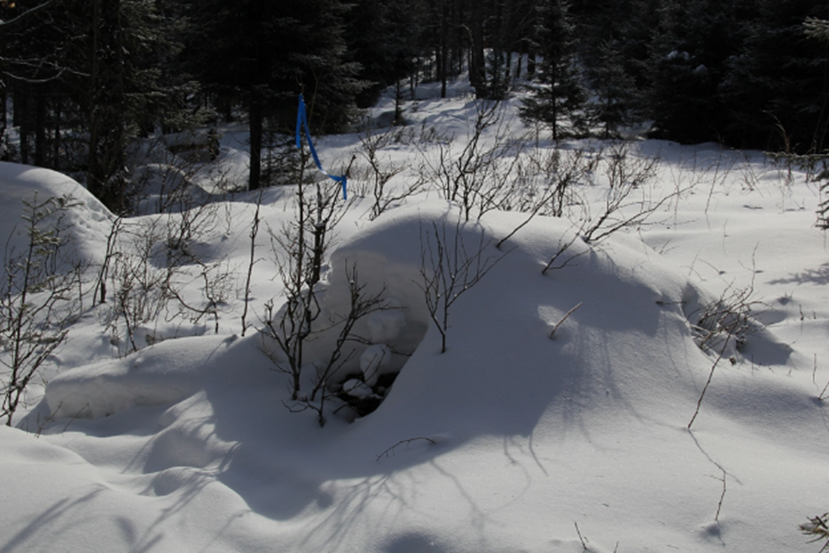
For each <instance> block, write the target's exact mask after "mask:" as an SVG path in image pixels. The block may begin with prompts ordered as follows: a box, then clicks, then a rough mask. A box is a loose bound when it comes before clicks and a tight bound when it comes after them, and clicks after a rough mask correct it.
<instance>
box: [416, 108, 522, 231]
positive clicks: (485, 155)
mask: <svg viewBox="0 0 829 553" xmlns="http://www.w3.org/2000/svg"><path fill="white" fill-rule="evenodd" d="M475 107H476V116H475V121H474V123H473V125H472V130H471V131H470V135H469V137H468V139H467V141H466V143H465V144H464V146H463V148H462V149H461V151H460V152H456V151H455V149H454V147H453V145H452V141H449V140H441V141H437V142H434V143H432V145H434V146H435V147H436V149H437V151H436V153H433V152H430V151H428V150H426V149H423V148H422V149H421V154H422V158H423V165H422V166H421V168H420V173H421V175H422V176H423V178H424V179H425V181H426V182H428V183H430V184H432V186H434V187H435V188H436V189H437V190H438V191H439V192H440V194H441V196H442V197H443V198H445V199H447V200H449V201H451V202H455V203H457V204H459V205H460V206H461V208H462V213H463V217H464V219H465V220H466V221H469V220H470V219H471V218H472V215H473V212H474V213H475V216H476V217H478V218H480V217H481V216H482V215H483V214H485V213H486V212H488V211H492V210H495V209H503V207H504V202H505V201H506V200H505V199H506V198H510V197H512V196H513V194H514V191H515V190H514V187H515V186H516V182H515V179H514V175H515V173H516V170H517V167H518V163H519V156H518V153H519V152H520V150H521V149H522V148H523V147H524V145H525V144H526V140H524V139H523V138H518V139H516V138H513V137H512V133H511V132H509V129H508V124H509V121H506V120H505V119H504V107H503V105H502V104H501V103H499V102H489V101H478V102H477V103H476V104H475ZM489 133H492V134H494V138H493V140H492V143H491V144H489V145H488V144H486V141H485V140H484V138H485V135H486V134H489Z"/></svg>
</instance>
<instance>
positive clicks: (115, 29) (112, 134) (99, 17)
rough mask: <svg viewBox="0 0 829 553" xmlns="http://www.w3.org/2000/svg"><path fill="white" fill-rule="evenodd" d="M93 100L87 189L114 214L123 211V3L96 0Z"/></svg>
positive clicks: (93, 34) (94, 8)
mask: <svg viewBox="0 0 829 553" xmlns="http://www.w3.org/2000/svg"><path fill="white" fill-rule="evenodd" d="M92 44H93V46H92V48H93V50H92V76H91V77H92V79H91V80H92V83H91V84H92V98H91V100H92V101H91V106H90V115H89V121H90V123H89V133H90V134H89V168H88V171H87V187H88V189H89V191H90V192H91V193H92V194H94V195H95V196H96V197H98V198H99V199H100V200H101V201H102V202H103V203H104V205H106V206H107V207H108V208H109V209H110V210H111V211H112V212H114V213H121V212H123V210H124V207H125V205H124V192H125V187H126V181H125V179H124V174H123V168H124V62H123V58H122V43H121V0H93V8H92Z"/></svg>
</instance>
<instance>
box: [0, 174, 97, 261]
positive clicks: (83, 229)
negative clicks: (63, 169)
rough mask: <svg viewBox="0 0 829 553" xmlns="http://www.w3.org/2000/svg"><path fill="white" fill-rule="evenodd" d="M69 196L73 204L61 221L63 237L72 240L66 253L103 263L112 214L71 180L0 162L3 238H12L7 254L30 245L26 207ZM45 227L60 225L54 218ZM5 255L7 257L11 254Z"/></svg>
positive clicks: (0, 231) (0, 232) (8, 243)
mask: <svg viewBox="0 0 829 553" xmlns="http://www.w3.org/2000/svg"><path fill="white" fill-rule="evenodd" d="M61 197H67V198H70V199H71V202H70V203H71V205H72V207H70V208H69V209H68V210H67V211H66V213H65V215H64V217H63V220H61V221H60V227H61V230H62V232H61V235H62V236H64V237H65V238H68V239H69V244H68V248H70V249H71V250H72V252H71V253H70V252H67V251H64V253H65V254H69V255H70V256H71V257H74V258H76V259H79V260H86V261H90V262H99V261H100V260H101V259H102V254H103V252H104V251H105V245H106V236H107V234H108V232H109V228H110V224H111V221H112V218H113V216H112V214H111V213H110V212H109V210H107V208H106V207H104V205H103V204H101V202H100V201H98V199H97V198H95V197H94V196H93V195H92V194H90V193H89V192H88V191H87V190H86V188H84V187H83V186H81V185H80V184H78V183H77V182H75V181H74V180H72V179H71V178H69V177H67V176H65V175H62V174H60V173H57V172H55V171H52V170H49V169H42V168H39V167H31V166H28V165H20V164H16V163H7V162H0V202H2V204H3V206H4V212H3V213H4V216H3V218H2V220H0V236H4V237H8V242H7V243H6V244H4V245H5V252H11V251H16V252H20V251H23V249H24V248H25V246H26V244H27V243H28V242H27V240H28V239H27V236H26V232H25V228H24V224H23V223H25V221H23V219H22V217H23V215H25V204H24V202H29V203H42V202H44V201H46V200H48V199H49V198H61ZM44 223H45V224H53V223H54V224H57V223H58V221H57V220H56V219H55V218H54V217H52V218H50V219H49V220H47V221H45V222H44ZM5 252H4V253H3V255H4V258H5V255H7V253H5Z"/></svg>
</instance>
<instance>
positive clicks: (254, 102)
mask: <svg viewBox="0 0 829 553" xmlns="http://www.w3.org/2000/svg"><path fill="white" fill-rule="evenodd" d="M249 117H250V175H249V177H248V190H258V189H259V188H260V187H261V186H262V133H263V128H264V119H265V117H264V113H263V106H262V99H261V98H260V97H259V94H258V92H256V91H254V92H253V93H252V94H251V98H250V112H249Z"/></svg>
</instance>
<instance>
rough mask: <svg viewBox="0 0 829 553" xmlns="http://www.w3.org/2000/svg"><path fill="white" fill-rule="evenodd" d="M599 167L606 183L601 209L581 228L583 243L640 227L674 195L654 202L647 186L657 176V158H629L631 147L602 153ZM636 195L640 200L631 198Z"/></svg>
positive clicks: (621, 146) (617, 146)
mask: <svg viewBox="0 0 829 553" xmlns="http://www.w3.org/2000/svg"><path fill="white" fill-rule="evenodd" d="M601 157H602V158H603V160H604V163H603V164H602V167H603V168H604V170H605V175H606V177H607V179H608V181H609V186H608V192H607V196H606V197H605V201H604V207H603V208H602V210H601V212H600V213H599V214H598V215H597V216H592V217H591V216H590V215H589V214H588V216H587V217H586V219H585V223H584V225H583V226H582V236H583V237H584V240H585V242H588V243H590V242H599V241H601V240H603V239H604V238H607V237H608V236H610V235H611V234H613V233H615V232H617V231H619V230H621V229H624V228H628V227H631V226H636V225H639V224H642V223H643V222H644V221H645V220H646V219H647V218H648V217H649V216H650V215H651V214H653V213H654V212H655V211H657V210H658V209H659V208H660V207H662V206H663V205H664V204H665V203H666V202H668V201H669V200H670V199H671V198H672V197H674V195H676V194H679V193H680V191H676V192H674V193H673V194H669V195H667V196H664V197H663V198H661V199H658V200H655V199H652V198H650V197H649V194H650V192H651V190H650V188H649V187H648V186H647V185H648V184H649V183H650V182H651V181H652V180H653V179H654V177H655V176H656V164H657V159H656V158H652V157H650V158H648V157H646V158H640V157H637V156H634V155H632V154H631V145H630V143H628V142H622V143H618V144H614V145H612V146H611V147H610V148H609V149H608V150H606V151H604V152H602V156H601ZM636 193H638V195H639V198H636V197H634V195H635V194H636Z"/></svg>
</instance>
